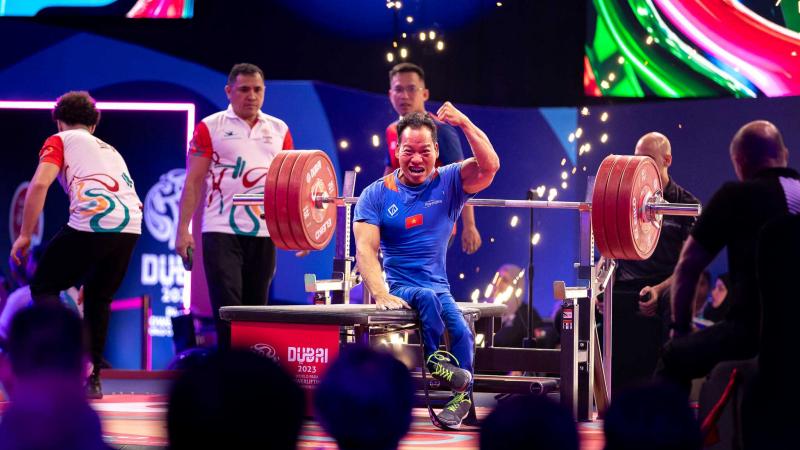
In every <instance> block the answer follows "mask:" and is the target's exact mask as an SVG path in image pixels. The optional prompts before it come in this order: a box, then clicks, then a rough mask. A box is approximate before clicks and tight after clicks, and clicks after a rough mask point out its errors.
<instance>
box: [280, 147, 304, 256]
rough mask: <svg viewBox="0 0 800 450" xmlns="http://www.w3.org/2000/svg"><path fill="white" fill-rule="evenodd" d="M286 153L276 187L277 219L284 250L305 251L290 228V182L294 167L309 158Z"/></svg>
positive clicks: (291, 152)
mask: <svg viewBox="0 0 800 450" xmlns="http://www.w3.org/2000/svg"><path fill="white" fill-rule="evenodd" d="M286 153H287V155H286V159H285V160H284V161H283V164H282V165H281V171H280V172H278V181H277V185H276V187H275V211H276V215H275V217H276V219H277V220H276V221H277V223H278V229H279V230H280V234H281V238H282V239H283V242H284V244H286V246H285V247H283V248H284V249H285V250H305V247H303V246H301V245H299V244H298V243H297V242H296V241H295V240H294V237H293V236H292V229H291V226H289V209H290V208H289V182H290V181H291V179H292V170H293V169H294V166H295V165H297V164H298V163H301V164H302V160H303V159H305V158H308V153H306V152H301V151H297V150H292V151H287V152H286Z"/></svg>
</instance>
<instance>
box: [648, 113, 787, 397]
mask: <svg viewBox="0 0 800 450" xmlns="http://www.w3.org/2000/svg"><path fill="white" fill-rule="evenodd" d="M730 155H731V162H732V163H733V168H734V170H735V171H736V176H737V178H739V182H730V183H726V184H724V185H722V187H721V188H720V189H719V190H718V191H717V192H716V193H715V194H714V196H713V197H712V198H711V201H709V202H708V205H706V206H705V207H704V208H703V213H702V214H701V215H700V217H699V218H698V220H697V225H695V227H694V228H693V229H692V234H691V236H690V237H689V239H688V240H687V241H686V244H684V246H683V250H682V251H681V256H680V261H679V262H678V265H677V267H675V274H674V281H673V288H672V320H673V323H672V325H671V327H672V330H673V331H672V333H673V339H672V340H671V341H670V342H668V343H667V345H666V346H665V347H664V352H663V355H662V357H661V361H660V363H659V371H658V374H659V375H660V376H663V377H665V378H667V379H669V380H671V381H674V382H677V383H679V384H681V385H682V386H684V387H685V388H686V390H687V392H688V388H689V385H690V383H691V380H692V379H694V378H698V377H702V376H704V375H707V374H708V373H709V372H710V371H711V369H712V368H713V367H714V366H715V365H716V364H717V363H719V362H721V361H729V360H738V359H748V358H752V357H754V356H755V355H756V353H757V352H758V350H759V341H760V332H761V300H760V297H759V289H758V280H757V279H756V247H757V242H758V235H759V231H760V230H761V228H762V227H763V226H764V225H765V224H766V223H767V222H769V221H770V220H772V219H774V218H777V217H780V216H782V215H785V214H789V213H790V212H791V213H793V214H798V213H800V205H799V204H798V201H797V199H798V198H800V174H798V172H797V171H796V170H794V169H790V168H788V167H787V163H788V159H789V151H788V150H787V149H786V146H785V145H784V143H783V137H782V136H781V133H780V131H778V128H777V127H775V125H773V124H772V123H770V122H767V121H765V120H757V121H754V122H750V123H748V124H746V125H744V126H743V127H742V128H740V129H739V131H738V132H737V133H736V135H734V137H733V140H732V141H731V146H730ZM723 248H727V250H728V269H729V271H730V272H729V273H730V286H729V291H728V297H727V299H726V300H725V301H726V302H730V310H728V313H727V314H726V315H725V318H724V319H723V320H722V321H720V322H718V323H716V324H714V325H712V326H710V327H708V328H704V329H702V330H699V331H698V332H696V333H691V334H690V332H691V326H692V299H693V294H694V287H695V286H696V285H697V279H698V278H699V277H700V274H701V273H702V272H703V269H705V268H706V267H707V266H708V265H709V264H710V263H711V261H713V260H714V258H715V257H716V255H717V254H718V253H719V252H720V251H722V249H723ZM792 300H793V299H792Z"/></svg>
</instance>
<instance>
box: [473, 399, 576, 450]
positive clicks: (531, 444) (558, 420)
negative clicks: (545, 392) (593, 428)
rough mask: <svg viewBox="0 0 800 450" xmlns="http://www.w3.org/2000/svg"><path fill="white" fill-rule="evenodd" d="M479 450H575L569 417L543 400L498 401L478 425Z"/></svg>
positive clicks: (571, 421)
mask: <svg viewBox="0 0 800 450" xmlns="http://www.w3.org/2000/svg"><path fill="white" fill-rule="evenodd" d="M480 446H481V447H480V448H481V450H507V449H522V448H524V449H531V450H578V448H579V446H578V432H577V429H576V428H575V421H574V419H573V418H572V414H570V412H569V411H567V410H566V409H565V408H564V407H562V406H561V405H559V404H557V403H555V402H553V401H552V400H550V399H549V398H547V397H546V396H541V395H525V396H515V397H511V398H510V399H508V400H503V401H501V402H500V403H499V404H498V405H497V407H496V408H495V409H494V411H492V413H491V414H489V416H487V417H486V419H484V420H483V423H482V424H481V436H480Z"/></svg>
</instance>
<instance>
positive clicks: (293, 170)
mask: <svg viewBox="0 0 800 450" xmlns="http://www.w3.org/2000/svg"><path fill="white" fill-rule="evenodd" d="M661 189H662V186H661V178H660V176H659V174H658V169H657V167H656V165H655V162H654V161H653V160H652V159H651V158H649V157H646V156H627V155H610V156H608V157H606V158H605V159H604V160H603V162H602V163H601V164H600V168H599V169H598V173H597V176H596V177H595V185H594V189H593V191H592V202H565V201H545V200H506V199H489V198H473V199H470V200H468V201H467V204H468V205H472V206H479V207H494V208H536V209H575V210H579V211H584V212H589V211H590V212H591V215H592V229H593V232H594V235H595V241H596V244H597V246H598V249H599V251H600V253H601V254H602V255H604V256H606V257H609V258H616V259H647V258H648V257H650V255H651V254H652V253H653V251H654V250H655V247H656V244H657V243H658V238H659V236H660V232H661V223H662V217H663V216H664V215H672V216H697V215H699V214H700V212H701V206H700V205H695V204H683V203H668V202H666V201H664V199H663V198H662V197H661ZM264 192H265V194H236V195H234V196H233V204H234V205H236V206H247V207H258V206H263V207H264V219H265V221H266V224H267V229H268V230H269V233H270V236H271V237H272V240H273V241H274V242H275V245H276V246H277V247H279V248H283V249H287V250H320V249H322V248H324V247H325V246H326V245H327V244H328V242H329V241H330V239H331V238H332V237H333V232H334V230H335V228H336V226H335V224H336V213H335V209H336V208H335V207H333V208H331V207H330V206H332V205H333V206H344V205H351V204H355V203H356V202H358V197H339V196H338V182H337V180H336V175H335V171H334V168H333V164H332V163H331V161H330V159H329V158H328V156H327V155H326V154H325V153H324V152H322V151H319V150H295V151H287V152H280V153H278V155H276V157H275V159H274V160H273V161H272V164H271V165H270V169H269V171H268V174H267V177H266V181H265V185H264Z"/></svg>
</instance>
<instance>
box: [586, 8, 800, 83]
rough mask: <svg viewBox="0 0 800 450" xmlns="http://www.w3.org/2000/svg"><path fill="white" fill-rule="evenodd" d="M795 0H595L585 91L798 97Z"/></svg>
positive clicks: (799, 19)
mask: <svg viewBox="0 0 800 450" xmlns="http://www.w3.org/2000/svg"><path fill="white" fill-rule="evenodd" d="M799 8H800V2H798V0H782V1H781V0H745V1H736V0H593V1H592V2H591V4H590V6H589V8H588V9H587V10H588V19H587V26H588V30H587V38H586V47H585V49H586V52H585V58H584V77H583V86H584V92H585V93H586V95H588V96H594V97H605V96H610V97H673V98H680V97H760V96H767V97H777V96H785V95H798V94H800V79H798V78H797V76H796V74H797V73H800V72H798V69H800V56H798V52H800V34H798V31H800V10H799Z"/></svg>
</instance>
